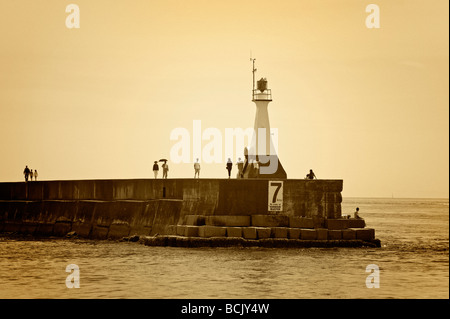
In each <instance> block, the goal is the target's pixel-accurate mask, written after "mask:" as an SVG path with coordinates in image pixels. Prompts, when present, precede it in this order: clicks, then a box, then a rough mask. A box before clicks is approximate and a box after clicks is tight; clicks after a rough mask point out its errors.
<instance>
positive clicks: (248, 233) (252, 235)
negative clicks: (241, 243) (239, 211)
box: [242, 227, 258, 239]
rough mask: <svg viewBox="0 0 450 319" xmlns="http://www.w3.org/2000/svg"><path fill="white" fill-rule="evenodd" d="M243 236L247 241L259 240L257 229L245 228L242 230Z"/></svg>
mask: <svg viewBox="0 0 450 319" xmlns="http://www.w3.org/2000/svg"><path fill="white" fill-rule="evenodd" d="M242 235H243V236H244V238H245V239H257V238H258V232H257V230H256V227H244V228H242Z"/></svg>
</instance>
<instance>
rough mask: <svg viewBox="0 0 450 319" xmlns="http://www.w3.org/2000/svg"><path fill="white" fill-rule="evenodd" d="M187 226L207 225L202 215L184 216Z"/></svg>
mask: <svg viewBox="0 0 450 319" xmlns="http://www.w3.org/2000/svg"><path fill="white" fill-rule="evenodd" d="M184 220H185V225H190V226H203V225H205V216H202V215H186V216H184Z"/></svg>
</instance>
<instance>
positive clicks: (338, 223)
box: [325, 218, 348, 230]
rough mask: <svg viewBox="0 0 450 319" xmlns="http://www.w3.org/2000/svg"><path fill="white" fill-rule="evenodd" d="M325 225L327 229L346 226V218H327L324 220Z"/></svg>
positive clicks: (337, 228)
mask: <svg viewBox="0 0 450 319" xmlns="http://www.w3.org/2000/svg"><path fill="white" fill-rule="evenodd" d="M325 226H326V228H328V229H329V230H340V229H346V228H348V219H344V218H337V219H327V220H326V221H325Z"/></svg>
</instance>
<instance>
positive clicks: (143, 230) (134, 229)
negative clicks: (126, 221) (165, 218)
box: [130, 225, 177, 236]
mask: <svg viewBox="0 0 450 319" xmlns="http://www.w3.org/2000/svg"><path fill="white" fill-rule="evenodd" d="M168 226H173V227H172V230H171V231H173V234H172V235H176V234H177V225H168ZM167 229H170V228H169V227H168V228H167ZM151 231H152V227H150V226H144V225H136V226H131V227H130V235H143V236H148V235H150V232H151Z"/></svg>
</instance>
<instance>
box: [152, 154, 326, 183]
mask: <svg viewBox="0 0 450 319" xmlns="http://www.w3.org/2000/svg"><path fill="white" fill-rule="evenodd" d="M160 162H163V164H162V165H161V167H162V170H163V176H162V178H167V176H168V172H169V164H167V160H160ZM236 166H237V169H238V172H237V174H236V178H238V179H239V178H244V162H243V161H242V159H241V158H240V157H239V159H238V161H237V163H236ZM225 169H226V170H227V171H228V178H229V179H230V178H231V171H232V170H233V162H232V161H231V158H228V160H227V164H226V166H225ZM158 173H159V165H158V161H154V163H153V174H154V176H155V179H156V178H158ZM194 178H200V163H199V159H198V158H197V159H196V161H195V163H194ZM305 179H317V177H316V174H314V172H313V170H312V169H310V170H309V173H308V174H306V177H305Z"/></svg>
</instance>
